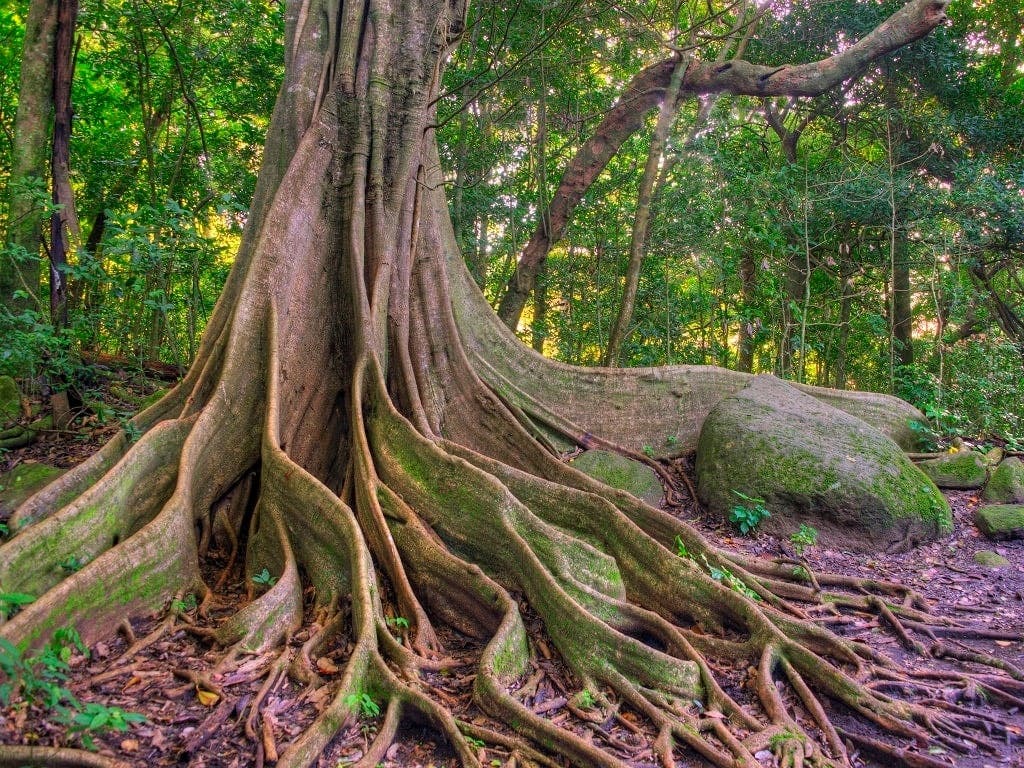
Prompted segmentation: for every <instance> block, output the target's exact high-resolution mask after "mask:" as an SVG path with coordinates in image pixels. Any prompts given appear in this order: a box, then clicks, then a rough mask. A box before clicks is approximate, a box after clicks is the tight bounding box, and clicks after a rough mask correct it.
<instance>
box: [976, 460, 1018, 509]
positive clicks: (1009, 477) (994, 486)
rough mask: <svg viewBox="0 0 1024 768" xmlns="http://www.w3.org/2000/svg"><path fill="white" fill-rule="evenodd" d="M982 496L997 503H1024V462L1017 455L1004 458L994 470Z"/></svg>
mask: <svg viewBox="0 0 1024 768" xmlns="http://www.w3.org/2000/svg"><path fill="white" fill-rule="evenodd" d="M982 498H984V499H985V501H991V502H994V503H996V504H1024V462H1022V461H1021V460H1020V459H1018V458H1017V457H1016V456H1011V457H1010V458H1008V459H1003V460H1002V462H1000V464H999V466H997V467H996V468H995V470H994V471H993V472H992V477H990V478H989V480H988V485H986V486H985V490H984V491H983V492H982Z"/></svg>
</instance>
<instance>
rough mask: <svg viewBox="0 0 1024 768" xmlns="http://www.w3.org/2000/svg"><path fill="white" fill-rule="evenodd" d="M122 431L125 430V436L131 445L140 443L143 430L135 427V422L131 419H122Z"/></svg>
mask: <svg viewBox="0 0 1024 768" xmlns="http://www.w3.org/2000/svg"><path fill="white" fill-rule="evenodd" d="M121 429H123V430H124V436H125V437H127V438H128V442H129V443H135V442H138V440H139V438H140V437H142V430H140V429H139V428H138V427H137V426H136V425H135V422H133V421H131V420H129V419H121Z"/></svg>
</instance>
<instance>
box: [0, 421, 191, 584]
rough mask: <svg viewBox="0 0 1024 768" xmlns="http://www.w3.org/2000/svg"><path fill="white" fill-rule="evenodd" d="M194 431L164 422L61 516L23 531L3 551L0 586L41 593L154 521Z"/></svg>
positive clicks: (188, 425)
mask: <svg viewBox="0 0 1024 768" xmlns="http://www.w3.org/2000/svg"><path fill="white" fill-rule="evenodd" d="M190 428H191V423H190V422H188V421H166V422H164V423H162V424H160V425H159V426H157V427H155V428H154V429H152V430H150V431H149V432H147V433H146V435H144V436H143V438H142V440H141V441H140V442H139V444H138V446H136V450H135V451H134V452H133V453H132V457H131V459H127V458H124V459H122V460H121V461H120V462H118V463H117V464H116V465H115V466H114V467H113V469H111V470H110V471H109V472H107V473H106V474H105V475H104V476H103V477H102V478H101V479H100V480H99V481H98V482H97V483H96V484H94V485H93V486H92V487H91V488H89V489H88V491H87V492H86V493H84V494H82V495H81V496H78V497H77V498H76V499H75V500H74V501H72V502H71V503H70V504H68V505H67V506H66V507H64V508H63V509H61V510H60V511H59V512H57V513H55V514H52V515H50V516H48V517H46V518H45V519H43V520H41V521H40V522H38V523H37V524H36V525H34V526H31V527H30V528H28V529H22V531H21V532H20V533H19V534H17V535H16V536H14V538H13V539H11V541H10V542H8V543H7V544H6V545H4V547H3V548H2V549H0V586H2V588H3V589H4V590H6V591H8V592H24V593H28V594H30V595H42V594H43V593H44V592H46V591H47V590H48V589H50V588H51V587H52V586H54V585H55V584H57V583H58V582H60V581H61V580H62V579H63V578H65V577H66V576H67V575H68V574H69V573H72V572H74V571H75V570H77V569H78V568H80V567H81V566H82V565H84V564H86V563H89V562H91V561H93V560H95V559H96V558H97V557H99V556H100V555H101V554H103V553H104V552H105V551H107V550H108V549H109V548H110V547H111V546H113V545H115V544H117V542H119V541H122V540H124V539H127V538H128V537H129V536H131V534H133V533H134V532H135V531H137V530H138V529H139V528H141V527H142V526H143V525H145V524H146V523H148V522H149V521H150V520H152V519H153V517H154V516H155V515H156V514H157V512H159V510H160V508H161V507H162V506H163V504H164V503H165V502H166V501H167V499H168V498H169V497H170V495H171V492H172V491H173V488H174V482H175V479H176V478H177V472H178V457H179V455H180V453H181V447H182V444H183V443H184V441H185V437H186V436H187V435H188V432H189V429H190ZM58 482H60V480H58ZM38 496H39V494H37V498H38ZM22 509H24V508H22Z"/></svg>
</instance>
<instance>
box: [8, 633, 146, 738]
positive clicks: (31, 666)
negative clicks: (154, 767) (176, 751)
mask: <svg viewBox="0 0 1024 768" xmlns="http://www.w3.org/2000/svg"><path fill="white" fill-rule="evenodd" d="M75 649H77V650H78V651H79V653H81V654H82V655H83V656H88V655H89V649H88V648H86V646H85V644H84V643H83V642H82V638H81V637H79V635H78V632H77V631H76V630H75V629H74V628H73V627H66V628H63V629H58V630H57V631H56V632H54V635H53V639H52V640H51V641H50V642H49V643H48V644H47V645H46V646H44V647H43V649H42V650H41V651H39V652H38V653H37V654H36V655H34V656H30V657H26V656H24V655H23V653H22V651H21V650H20V649H19V648H17V647H16V646H15V645H13V644H12V643H11V642H9V641H8V640H6V639H4V638H0V672H2V673H3V682H2V683H0V705H2V706H4V707H11V706H19V707H38V708H42V709H44V710H46V714H45V715H44V717H49V718H52V719H53V721H54V722H59V723H63V724H64V725H66V726H67V727H68V733H69V734H71V735H74V736H77V737H78V739H79V741H81V743H82V745H83V746H84V747H86V748H87V749H93V748H94V747H95V742H94V738H93V737H94V736H96V735H98V734H101V733H104V732H106V731H110V730H114V731H119V732H124V731H127V730H128V727H129V726H130V725H131V724H132V723H141V722H145V720H146V718H145V717H143V716H142V715H140V714H137V713H134V712H125V711H124V710H123V709H120V708H119V707H107V706H105V705H103V704H97V703H94V702H88V703H86V702H80V701H79V700H78V699H77V698H75V695H74V694H73V693H71V691H69V690H68V689H67V688H66V687H65V686H64V683H65V682H66V680H67V677H68V672H69V671H70V667H69V666H68V662H69V661H70V660H71V657H72V655H73V654H74V651H75Z"/></svg>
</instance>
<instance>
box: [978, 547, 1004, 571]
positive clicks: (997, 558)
mask: <svg viewBox="0 0 1024 768" xmlns="http://www.w3.org/2000/svg"><path fill="white" fill-rule="evenodd" d="M974 562H976V563H977V564H978V565H983V566H985V567H986V568H1005V567H1006V566H1008V565H1009V564H1010V561H1009V560H1007V559H1006V558H1005V557H1003V556H1002V555H1000V554H998V553H997V552H992V551H990V550H988V549H981V550H978V551H977V552H975V553H974Z"/></svg>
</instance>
